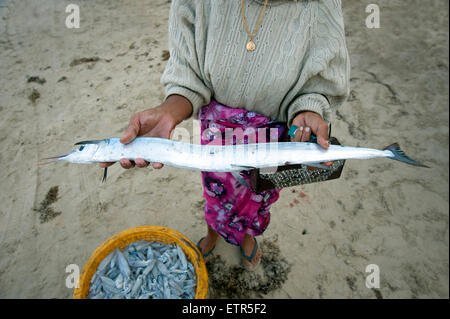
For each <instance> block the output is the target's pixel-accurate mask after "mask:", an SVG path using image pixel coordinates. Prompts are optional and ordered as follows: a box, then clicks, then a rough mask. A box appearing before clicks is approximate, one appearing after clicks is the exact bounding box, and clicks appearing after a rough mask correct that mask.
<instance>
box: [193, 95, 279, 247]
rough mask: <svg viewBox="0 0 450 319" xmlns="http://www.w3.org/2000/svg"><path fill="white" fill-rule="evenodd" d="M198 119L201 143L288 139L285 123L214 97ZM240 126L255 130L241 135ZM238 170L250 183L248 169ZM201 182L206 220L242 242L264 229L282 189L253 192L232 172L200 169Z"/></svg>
mask: <svg viewBox="0 0 450 319" xmlns="http://www.w3.org/2000/svg"><path fill="white" fill-rule="evenodd" d="M198 119H199V120H200V121H201V144H202V145H204V144H209V145H226V144H242V143H255V142H257V143H264V142H269V141H287V130H286V125H285V123H282V122H275V121H271V119H270V118H268V117H266V116H264V115H261V114H258V113H255V112H249V111H246V110H244V109H238V108H231V107H228V106H224V105H221V104H219V103H218V102H217V101H215V100H212V101H211V103H210V104H208V105H205V106H204V107H203V108H201V109H200V111H199V115H198ZM258 129H259V130H258ZM230 130H234V131H233V132H235V135H236V136H237V137H233V141H232V142H231V139H229V138H228V139H226V138H227V137H229V135H227V134H229V132H230ZM239 130H240V131H241V132H244V133H245V132H252V130H253V131H254V132H255V133H254V134H253V135H252V134H250V137H248V136H246V135H245V134H243V136H242V135H240V134H239ZM246 130H247V131H246ZM227 131H228V133H226V132H227ZM236 132H237V133H236ZM241 137H243V138H241ZM240 174H241V176H242V177H243V178H244V179H245V181H246V182H247V183H248V184H250V180H249V172H248V171H242V172H240ZM202 182H203V196H204V197H205V199H206V204H205V208H204V209H205V219H206V223H207V224H208V225H209V226H210V227H211V228H213V229H214V230H215V231H216V232H217V233H218V234H219V235H221V236H222V237H223V238H224V239H225V240H226V241H227V242H228V243H230V244H233V245H241V243H242V240H243V239H244V235H245V234H246V233H247V234H249V235H250V236H258V235H260V234H262V233H263V232H264V230H265V229H266V228H267V226H268V225H269V222H270V212H269V209H270V206H271V205H272V204H273V203H274V202H275V201H276V200H277V199H278V197H279V193H280V191H281V189H277V190H270V191H263V192H261V193H255V192H254V191H253V190H251V189H249V188H247V187H245V186H242V185H241V184H240V183H239V182H238V181H237V180H236V178H235V177H234V176H233V175H232V174H231V173H214V172H202Z"/></svg>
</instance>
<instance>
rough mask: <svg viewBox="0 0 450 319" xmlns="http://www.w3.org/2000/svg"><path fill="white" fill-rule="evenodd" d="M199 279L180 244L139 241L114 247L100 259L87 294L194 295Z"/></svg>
mask: <svg viewBox="0 0 450 319" xmlns="http://www.w3.org/2000/svg"><path fill="white" fill-rule="evenodd" d="M183 268H184V269H183ZM196 282H197V279H196V275H195V271H194V267H193V265H192V263H190V262H189V261H188V260H187V259H186V256H185V254H184V253H183V251H182V249H181V247H180V246H178V245H175V244H173V245H166V244H163V243H159V242H147V241H140V242H135V243H132V244H130V245H128V246H127V247H125V248H124V249H123V250H119V249H115V250H114V251H113V252H111V253H110V254H109V255H108V256H106V257H105V258H104V260H102V262H100V265H99V267H98V268H97V271H96V272H95V273H94V275H93V276H92V279H91V284H90V289H89V294H88V298H90V299H148V298H153V299H163V298H165V299H166V298H173V299H192V298H194V297H195V294H196Z"/></svg>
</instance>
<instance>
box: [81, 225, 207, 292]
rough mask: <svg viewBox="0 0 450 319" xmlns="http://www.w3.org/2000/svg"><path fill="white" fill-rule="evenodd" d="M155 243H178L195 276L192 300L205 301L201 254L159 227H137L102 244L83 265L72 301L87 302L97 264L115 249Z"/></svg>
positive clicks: (192, 245) (166, 229)
mask: <svg viewBox="0 0 450 319" xmlns="http://www.w3.org/2000/svg"><path fill="white" fill-rule="evenodd" d="M140 240H147V241H158V242H162V243H165V244H177V245H179V246H180V247H181V249H182V250H183V252H184V253H185V254H186V257H187V258H188V259H189V260H190V262H191V263H192V265H193V266H194V270H195V275H196V277H197V291H196V294H195V299H206V296H207V293H208V273H207V271H206V264H205V261H204V259H203V256H202V254H201V253H200V251H199V250H198V248H197V247H196V246H195V245H194V244H193V243H192V242H191V241H190V240H189V239H188V238H187V237H186V236H184V235H183V234H181V233H180V232H177V231H175V230H172V229H170V228H166V227H162V226H140V227H135V228H131V229H127V230H124V231H122V232H120V233H118V234H116V235H114V236H112V237H111V238H110V239H108V240H107V241H105V242H104V243H103V244H101V245H100V246H99V247H98V248H97V249H96V250H95V251H94V253H93V254H92V256H91V257H90V258H89V260H88V261H87V262H86V264H85V265H84V267H83V270H82V271H81V274H80V286H79V288H76V289H75V290H74V293H73V297H74V298H75V299H86V298H87V295H88V293H89V288H90V281H91V278H92V276H93V275H94V273H95V272H96V271H97V268H98V265H99V264H100V262H101V261H102V260H103V259H104V258H105V257H106V256H108V255H109V254H110V253H111V252H112V251H113V250H114V249H115V248H118V249H123V248H125V247H126V246H128V245H129V244H131V243H133V242H136V241H140Z"/></svg>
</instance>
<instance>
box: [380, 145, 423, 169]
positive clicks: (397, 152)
mask: <svg viewBox="0 0 450 319" xmlns="http://www.w3.org/2000/svg"><path fill="white" fill-rule="evenodd" d="M386 150H389V151H391V152H392V154H393V155H394V156H393V157H390V158H391V159H393V160H396V161H400V162H403V163H406V164H410V165H414V166H420V167H428V168H429V166H426V165H424V164H422V163H419V162H416V161H414V160H412V159H410V158H409V157H408V156H406V154H405V152H403V151H402V150H401V149H400V145H398V144H397V143H394V144H391V145H389V146H386V147H385V148H383V151H386Z"/></svg>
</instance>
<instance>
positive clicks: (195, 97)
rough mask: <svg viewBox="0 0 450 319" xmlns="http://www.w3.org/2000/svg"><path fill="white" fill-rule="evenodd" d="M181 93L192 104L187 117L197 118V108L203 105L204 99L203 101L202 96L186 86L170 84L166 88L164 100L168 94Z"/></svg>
mask: <svg viewBox="0 0 450 319" xmlns="http://www.w3.org/2000/svg"><path fill="white" fill-rule="evenodd" d="M174 94H177V95H181V96H183V97H185V98H186V99H188V100H189V102H191V104H192V114H191V116H190V117H189V118H197V113H198V110H199V109H200V108H201V107H202V106H203V105H205V101H203V97H202V96H201V95H200V94H198V93H195V92H194V91H191V90H189V89H187V88H184V87H181V86H172V87H168V88H166V97H165V98H164V100H166V99H167V98H168V97H169V96H170V95H174Z"/></svg>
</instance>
